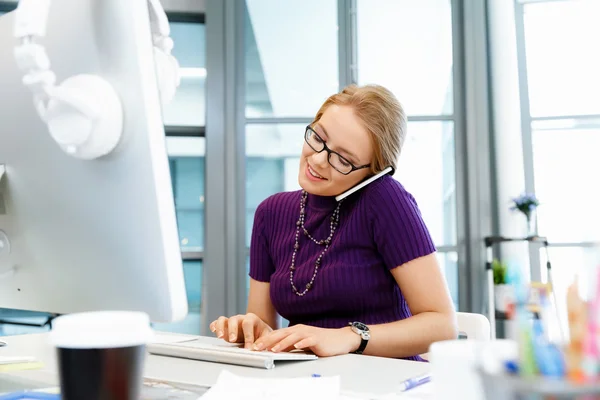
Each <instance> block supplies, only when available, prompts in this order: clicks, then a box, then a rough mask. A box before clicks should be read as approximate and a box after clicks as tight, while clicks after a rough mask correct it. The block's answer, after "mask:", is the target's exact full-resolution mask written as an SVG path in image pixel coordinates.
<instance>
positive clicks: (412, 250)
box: [370, 178, 436, 269]
mask: <svg viewBox="0 0 600 400" xmlns="http://www.w3.org/2000/svg"><path fill="white" fill-rule="evenodd" d="M370 200H371V201H370V205H371V213H372V214H371V215H373V236H374V240H375V244H376V246H377V250H378V251H379V253H380V254H381V256H382V258H383V261H384V263H385V265H386V266H387V268H388V269H393V268H396V267H398V266H400V265H402V264H405V263H407V262H409V261H411V260H414V259H416V258H419V257H423V256H426V255H428V254H431V253H434V252H435V250H436V249H435V245H434V243H433V240H432V238H431V235H430V233H429V230H428V229H427V226H426V225H425V222H424V221H423V218H422V216H421V212H420V210H419V207H418V206H417V202H416V201H415V199H414V197H413V196H412V195H411V194H410V193H408V192H407V191H406V190H405V189H404V188H403V187H402V185H401V184H400V183H399V182H397V181H395V180H393V179H392V178H390V179H389V180H387V181H386V182H382V184H380V185H378V187H377V190H375V191H374V193H373V197H372V199H370Z"/></svg>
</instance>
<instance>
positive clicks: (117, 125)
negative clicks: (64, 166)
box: [14, 0, 180, 160]
mask: <svg viewBox="0 0 600 400" xmlns="http://www.w3.org/2000/svg"><path fill="white" fill-rule="evenodd" d="M148 6H149V12H150V26H151V31H152V42H153V44H154V59H155V65H156V73H157V77H158V84H159V92H160V98H161V102H162V104H163V105H165V104H167V103H169V102H170V101H171V100H172V99H173V97H174V95H175V92H176V90H177V87H178V86H179V83H180V77H179V64H178V62H177V60H176V59H175V57H173V55H172V54H171V50H172V49H173V40H172V39H171V38H170V36H169V35H170V29H169V21H168V19H167V15H166V14H165V12H164V10H163V8H162V6H161V5H160V3H159V0H148ZM49 8H50V0H20V1H19V3H18V6H17V10H16V13H15V26H14V36H15V37H16V38H17V39H18V40H19V44H18V45H17V47H16V48H15V58H16V60H17V65H18V67H19V68H20V69H21V70H22V71H23V72H24V73H25V76H24V77H23V83H24V84H25V86H27V87H29V89H30V90H31V91H32V92H33V95H34V103H35V107H36V110H37V112H38V114H39V115H40V117H41V118H42V120H44V122H46V124H47V125H48V129H49V131H50V135H51V136H52V137H53V138H54V140H55V141H56V142H57V143H58V145H59V146H60V147H61V148H62V149H63V150H64V151H65V152H66V153H68V154H70V155H71V156H73V157H76V158H80V159H86V160H92V159H95V158H98V157H101V156H104V155H106V154H108V153H110V152H111V151H112V150H113V149H114V148H115V147H116V146H117V144H118V143H119V140H120V139H121V136H122V131H123V106H122V104H121V99H120V97H119V95H118V93H117V91H116V90H115V88H114V87H113V86H112V85H111V84H110V83H109V82H108V81H107V80H105V79H104V78H102V77H100V76H98V75H90V74H81V75H75V76H72V77H69V78H67V79H66V80H65V81H64V82H62V83H61V84H60V85H58V86H56V84H55V83H56V75H55V74H54V73H53V72H52V71H51V70H50V60H49V58H48V55H47V54H46V50H45V48H44V47H43V46H42V45H40V44H37V43H35V38H36V37H43V36H44V35H45V34H46V23H47V19H48V10H49Z"/></svg>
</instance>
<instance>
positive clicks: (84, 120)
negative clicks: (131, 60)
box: [44, 74, 123, 159]
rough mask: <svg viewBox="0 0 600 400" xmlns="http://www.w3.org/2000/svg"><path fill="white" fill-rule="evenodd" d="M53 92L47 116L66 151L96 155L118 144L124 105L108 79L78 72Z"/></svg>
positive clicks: (58, 140) (91, 156) (88, 157)
mask: <svg viewBox="0 0 600 400" xmlns="http://www.w3.org/2000/svg"><path fill="white" fill-rule="evenodd" d="M49 95H50V100H49V102H48V106H47V110H46V113H45V115H44V120H45V121H46V123H47V124H48V129H49V131H50V134H51V136H52V137H53V138H54V140H55V141H56V142H57V143H58V144H59V146H60V147H61V148H62V149H63V150H64V151H66V152H67V153H69V154H70V155H72V156H74V157H77V158H82V159H94V158H98V157H101V156H104V155H106V154H108V153H110V152H111V151H112V150H113V149H114V148H115V147H116V146H117V144H118V143H119V140H120V139H121V136H122V131H123V108H122V104H121V100H120V98H119V95H118V94H117V92H116V91H115V89H114V88H113V86H112V85H111V84H110V83H109V82H108V81H106V80H105V79H103V78H101V77H99V76H97V75H85V74H82V75H76V76H73V77H70V78H68V79H66V80H65V81H64V82H63V83H61V85H60V86H58V87H56V88H54V89H53V90H52V91H51V92H50V93H49Z"/></svg>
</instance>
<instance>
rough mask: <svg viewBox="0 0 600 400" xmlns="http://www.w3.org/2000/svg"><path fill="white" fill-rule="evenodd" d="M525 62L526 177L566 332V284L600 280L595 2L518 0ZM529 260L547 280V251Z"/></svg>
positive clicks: (599, 66)
mask: <svg viewBox="0 0 600 400" xmlns="http://www.w3.org/2000/svg"><path fill="white" fill-rule="evenodd" d="M516 10H517V24H520V25H518V27H520V28H521V29H518V30H517V32H519V31H521V32H522V34H519V35H518V37H517V39H518V40H519V42H520V44H521V46H520V47H521V50H520V52H519V68H520V69H521V75H522V76H524V77H526V78H527V86H526V89H527V91H526V94H527V96H526V97H525V98H524V99H522V105H523V110H522V118H523V120H524V121H525V122H526V123H525V128H524V132H523V142H524V148H525V149H528V148H529V149H531V151H530V152H527V153H525V166H526V168H527V171H526V176H530V177H532V178H533V179H530V182H528V183H527V185H528V189H529V191H533V192H534V193H535V194H536V196H537V197H538V198H539V199H540V203H541V205H540V207H539V208H538V212H537V226H538V232H539V234H540V235H542V236H546V237H547V238H548V241H549V258H550V261H551V263H552V277H553V282H554V285H555V292H556V295H557V300H558V304H557V307H558V310H559V313H560V316H561V322H562V326H563V330H566V327H567V326H568V324H567V319H566V317H567V314H566V290H567V287H568V286H569V285H570V284H571V282H572V281H573V279H574V277H575V276H576V275H577V276H579V283H580V290H581V293H582V294H583V295H584V296H586V295H587V294H588V293H589V291H588V289H589V288H588V287H587V284H588V283H590V282H594V283H595V279H592V278H593V277H594V276H593V275H592V272H593V270H594V268H595V267H596V265H598V261H599V260H600V228H598V227H597V226H596V224H594V223H593V221H598V220H599V219H600V212H599V211H598V202H599V201H600V192H599V190H598V189H597V185H595V184H594V181H595V179H596V177H595V172H596V171H598V170H599V168H600V163H599V161H598V157H597V154H596V152H595V151H594V150H595V149H597V148H598V146H600V77H599V75H598V70H600V60H599V59H598V57H597V56H596V53H595V52H594V51H593V50H592V49H594V48H595V38H596V37H598V36H599V35H600V27H599V25H598V23H597V16H598V15H600V3H599V2H598V1H595V0H569V1H559V2H557V1H553V2H550V1H539V2H535V3H534V2H526V1H520V2H517V3H516ZM531 254H532V256H531V265H532V266H534V267H538V268H540V270H539V271H538V272H540V275H541V277H542V280H546V279H547V273H546V254H545V251H543V249H542V251H541V252H540V253H538V252H535V251H534V252H531Z"/></svg>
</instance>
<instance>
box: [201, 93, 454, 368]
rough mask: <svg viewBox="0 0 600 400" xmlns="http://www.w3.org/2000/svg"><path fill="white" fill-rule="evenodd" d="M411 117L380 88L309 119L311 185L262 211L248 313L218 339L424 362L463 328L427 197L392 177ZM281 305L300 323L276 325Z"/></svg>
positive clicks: (228, 323) (223, 328)
mask: <svg viewBox="0 0 600 400" xmlns="http://www.w3.org/2000/svg"><path fill="white" fill-rule="evenodd" d="M405 136H406V116H405V114H404V111H403V109H402V107H401V105H400V104H399V102H398V100H397V99H396V98H395V97H394V95H393V94H392V93H391V92H389V91H388V90H387V89H385V88H383V87H381V86H374V85H369V86H363V87H357V86H349V87H347V88H346V89H344V90H343V91H342V92H341V93H337V94H335V95H333V96H331V97H330V98H329V99H327V101H326V102H325V103H324V104H323V105H322V106H321V109H320V110H319V112H318V113H317V115H316V117H315V119H314V121H313V122H312V123H311V124H310V125H309V126H308V127H307V128H306V131H305V143H304V146H303V148H302V155H301V159H300V173H299V177H298V179H299V183H300V186H301V187H302V190H301V191H296V192H285V193H279V194H276V195H273V196H271V197H269V198H268V199H266V200H265V201H263V202H262V203H261V204H260V205H259V207H258V208H257V210H256V214H255V220H254V226H253V230H252V239H251V246H250V278H251V279H250V293H249V299H248V309H247V314H245V315H236V316H233V317H230V318H226V317H220V318H219V319H218V320H216V321H213V322H212V323H211V324H210V329H211V331H212V332H215V333H216V335H217V336H218V337H219V338H223V339H225V340H226V341H229V342H240V343H245V346H246V348H251V349H254V350H259V351H260V350H269V351H273V352H278V351H290V350H292V349H309V350H311V351H313V352H314V353H315V354H317V355H318V356H333V355H340V354H346V353H351V352H358V353H364V354H369V355H376V356H384V357H396V358H406V359H411V360H418V361H421V360H422V359H421V358H420V357H419V354H422V353H425V352H427V351H428V348H429V345H430V344H431V343H433V342H435V341H439V340H445V339H453V338H456V337H457V328H456V323H455V313H454V308H453V305H452V301H451V299H450V296H449V293H448V289H447V286H446V283H445V281H444V278H443V276H442V274H441V272H440V268H439V266H438V263H437V259H436V256H435V247H434V244H433V242H432V240H431V237H430V234H429V232H428V230H427V227H426V226H425V224H424V222H423V220H422V218H421V214H420V211H419V209H418V207H417V204H416V202H415V200H414V198H413V197H412V195H411V194H409V193H408V192H407V191H406V190H405V189H404V188H403V187H402V185H401V184H400V183H398V182H397V181H396V180H394V179H393V178H392V177H391V176H389V175H385V176H383V177H381V178H378V179H377V180H375V181H374V182H372V183H370V184H369V185H367V186H366V187H364V188H362V189H360V190H358V191H357V192H355V193H353V194H351V195H349V196H348V197H347V198H345V199H344V200H341V201H339V202H338V201H336V199H335V196H337V195H339V194H341V193H343V192H345V191H347V190H348V189H350V188H352V187H353V186H355V185H357V184H358V183H360V182H361V181H363V180H365V179H367V178H369V177H370V176H372V175H373V174H376V173H378V172H380V171H382V170H384V169H385V168H386V167H388V166H393V167H394V168H395V166H396V161H397V159H398V157H399V155H400V149H401V147H402V144H403V142H404V138H405ZM277 314H280V315H281V316H283V317H284V318H286V319H287V320H289V321H290V326H289V327H287V328H282V329H277Z"/></svg>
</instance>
